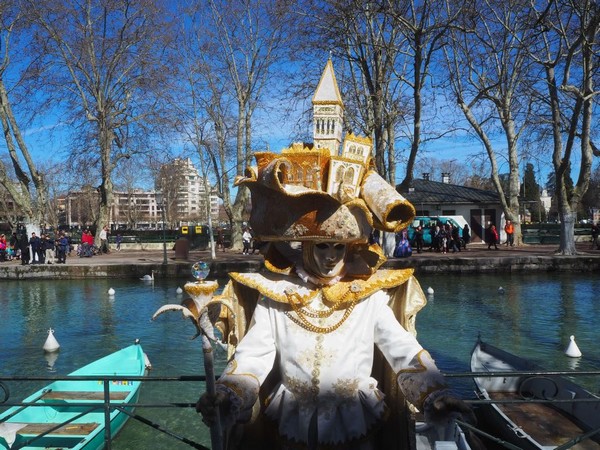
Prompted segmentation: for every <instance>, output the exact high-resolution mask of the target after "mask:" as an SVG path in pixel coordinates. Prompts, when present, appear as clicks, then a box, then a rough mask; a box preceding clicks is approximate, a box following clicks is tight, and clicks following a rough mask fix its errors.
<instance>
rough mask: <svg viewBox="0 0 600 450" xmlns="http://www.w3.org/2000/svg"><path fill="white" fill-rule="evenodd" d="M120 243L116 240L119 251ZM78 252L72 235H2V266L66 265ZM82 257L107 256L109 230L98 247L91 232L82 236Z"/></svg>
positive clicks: (102, 232)
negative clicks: (19, 263) (69, 257)
mask: <svg viewBox="0 0 600 450" xmlns="http://www.w3.org/2000/svg"><path fill="white" fill-rule="evenodd" d="M119 249H120V241H119V239H117V250H119ZM74 250H75V245H74V244H73V240H72V238H71V235H70V233H69V232H66V231H64V230H61V231H59V232H56V233H54V232H42V233H40V235H39V236H38V234H37V233H36V232H31V234H27V231H25V230H22V231H21V232H20V233H18V232H16V231H15V232H13V233H11V234H10V235H7V234H0V262H6V261H13V260H19V261H21V265H23V266H25V265H29V264H65V263H66V260H67V256H70V255H71V253H72V252H73V251H74ZM76 252H77V255H78V256H79V257H84V256H92V255H95V254H99V253H108V252H109V247H108V227H106V226H105V227H104V228H103V229H102V231H101V232H100V246H96V245H95V240H94V236H93V235H92V232H91V231H90V230H89V229H85V230H84V231H83V232H82V234H81V243H80V244H79V245H77V246H76Z"/></svg>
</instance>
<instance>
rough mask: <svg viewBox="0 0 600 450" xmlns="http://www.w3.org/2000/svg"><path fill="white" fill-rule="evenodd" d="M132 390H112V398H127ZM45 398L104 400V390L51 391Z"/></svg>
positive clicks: (43, 397)
mask: <svg viewBox="0 0 600 450" xmlns="http://www.w3.org/2000/svg"><path fill="white" fill-rule="evenodd" d="M129 393H130V391H110V399H111V400H115V401H116V400H125V399H126V398H127V396H128V395H129ZM42 399H43V400H81V401H84V400H99V401H102V400H104V392H102V391H50V392H47V393H45V394H44V395H43V396H42Z"/></svg>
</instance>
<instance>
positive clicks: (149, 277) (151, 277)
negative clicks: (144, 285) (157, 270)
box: [140, 270, 154, 281]
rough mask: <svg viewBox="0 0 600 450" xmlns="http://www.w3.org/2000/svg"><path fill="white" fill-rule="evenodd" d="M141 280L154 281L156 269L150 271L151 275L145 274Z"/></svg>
mask: <svg viewBox="0 0 600 450" xmlns="http://www.w3.org/2000/svg"><path fill="white" fill-rule="evenodd" d="M140 280H142V281H154V270H151V271H150V275H144V276H143V277H142V278H140Z"/></svg>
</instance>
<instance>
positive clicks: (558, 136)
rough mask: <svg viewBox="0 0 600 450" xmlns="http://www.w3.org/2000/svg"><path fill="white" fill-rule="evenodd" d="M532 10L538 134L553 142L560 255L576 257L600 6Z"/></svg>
mask: <svg viewBox="0 0 600 450" xmlns="http://www.w3.org/2000/svg"><path fill="white" fill-rule="evenodd" d="M538 7H539V9H538ZM531 8H532V16H533V21H532V27H533V28H534V29H535V30H536V31H537V32H538V41H537V42H538V43H539V45H537V46H535V47H533V48H532V49H531V50H532V51H531V52H530V58H531V59H532V60H533V61H534V62H535V64H537V65H538V66H539V67H540V68H541V69H542V70H543V73H544V75H545V77H544V79H543V80H542V82H540V83H539V85H538V89H537V93H538V96H539V97H538V98H539V100H540V103H541V113H542V114H541V119H544V122H543V123H542V128H541V129H540V134H542V135H543V134H544V133H547V135H549V136H551V138H550V140H551V142H552V164H553V167H554V174H555V177H554V179H555V192H554V195H555V196H556V198H557V200H558V214H559V218H560V223H561V236H560V247H559V249H558V252H559V253H560V254H563V255H574V254H575V253H576V248H575V221H576V218H577V209H578V207H579V205H580V203H581V201H582V198H583V196H584V194H585V193H586V191H587V189H588V186H589V182H590V173H591V169H592V156H593V146H592V143H591V124H592V117H593V101H594V98H595V97H596V96H597V94H598V91H596V90H595V89H594V76H595V75H596V70H597V68H596V62H597V60H598V34H599V30H600V5H598V3H597V2H596V1H593V0H574V1H571V0H554V1H550V2H548V4H546V5H544V7H543V8H541V7H540V5H538V4H537V3H536V2H531ZM576 152H577V153H578V156H579V176H578V179H577V182H576V183H575V185H574V186H573V188H572V189H571V190H570V191H571V192H569V189H568V182H569V176H570V166H571V163H572V161H573V160H574V154H575V153H576Z"/></svg>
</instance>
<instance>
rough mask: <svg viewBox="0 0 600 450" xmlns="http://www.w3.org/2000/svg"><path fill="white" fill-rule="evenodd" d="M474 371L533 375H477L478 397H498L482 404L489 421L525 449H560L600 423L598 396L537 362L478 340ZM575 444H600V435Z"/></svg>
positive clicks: (589, 446)
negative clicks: (559, 447)
mask: <svg viewBox="0 0 600 450" xmlns="http://www.w3.org/2000/svg"><path fill="white" fill-rule="evenodd" d="M471 370H472V371H473V372H477V373H481V372H514V371H517V372H529V373H532V374H533V375H520V376H514V377H511V376H503V377H489V378H488V377H477V378H474V380H475V385H476V393H477V395H478V397H479V398H481V399H485V400H492V401H494V403H492V404H488V405H483V406H482V407H481V408H480V414H481V415H482V419H483V421H484V422H486V423H487V424H488V425H491V426H492V427H493V434H494V435H495V436H496V437H498V438H501V439H503V440H506V441H508V442H510V443H512V444H514V445H517V446H518V447H519V448H522V449H525V450H539V449H548V448H554V447H556V446H559V445H562V444H565V443H566V442H568V441H569V440H570V439H573V438H575V437H576V436H580V435H582V434H584V433H585V432H588V431H591V430H597V429H599V428H600V399H599V398H598V397H597V396H595V395H593V394H591V393H590V392H588V391H586V390H585V389H584V388H582V387H581V386H579V385H577V384H575V383H573V382H571V381H570V380H568V379H566V378H563V377H558V376H547V375H546V374H545V373H544V370H543V369H542V368H541V367H539V366H537V365H536V364H534V363H532V362H531V361H528V360H526V359H523V358H520V357H518V356H515V355H513V354H511V353H508V352H505V351H503V350H501V349H499V348H497V347H494V346H492V345H490V344H487V343H485V342H481V341H478V342H477V344H476V346H475V348H474V349H473V353H472V355H471ZM523 400H529V401H525V402H523ZM535 400H538V401H535ZM539 400H548V401H551V402H539ZM556 400H561V401H556ZM567 400H568V401H567ZM571 400H587V401H583V402H581V401H579V402H578V401H571ZM589 400H599V401H597V402H596V401H594V402H590V401H589ZM496 402H498V403H496ZM572 448H573V449H582V450H583V449H586V450H587V449H600V437H596V438H595V440H590V439H586V440H584V441H582V442H581V443H579V444H577V445H576V446H574V447H572Z"/></svg>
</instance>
